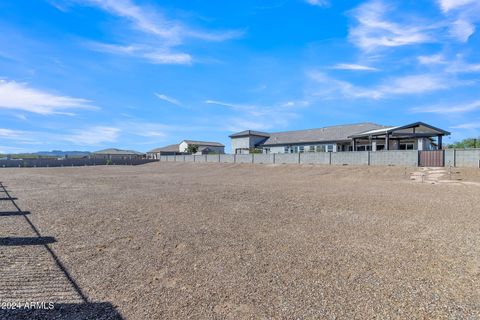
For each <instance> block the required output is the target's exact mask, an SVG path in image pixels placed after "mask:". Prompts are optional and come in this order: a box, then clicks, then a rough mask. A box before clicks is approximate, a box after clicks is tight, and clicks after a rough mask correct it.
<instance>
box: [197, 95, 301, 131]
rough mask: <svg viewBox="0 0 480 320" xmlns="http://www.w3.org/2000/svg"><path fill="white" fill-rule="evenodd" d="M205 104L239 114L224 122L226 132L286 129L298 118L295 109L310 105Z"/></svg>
mask: <svg viewBox="0 0 480 320" xmlns="http://www.w3.org/2000/svg"><path fill="white" fill-rule="evenodd" d="M205 103H207V104H214V105H218V106H223V107H227V108H229V109H232V110H234V111H236V112H237V114H235V115H233V116H231V117H227V118H225V119H223V120H222V121H223V123H225V127H224V130H228V131H242V130H246V129H252V130H268V129H272V128H276V127H284V126H286V125H288V123H289V121H290V120H291V119H293V118H296V117H297V116H298V114H297V113H296V112H294V111H295V110H294V109H295V108H303V107H306V106H308V105H309V104H310V103H309V102H308V101H304V100H300V101H287V102H283V103H279V104H274V105H271V106H262V105H255V104H237V103H229V102H222V101H217V100H207V101H205Z"/></svg>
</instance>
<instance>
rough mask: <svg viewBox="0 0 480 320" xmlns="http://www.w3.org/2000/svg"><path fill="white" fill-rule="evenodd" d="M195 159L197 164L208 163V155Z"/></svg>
mask: <svg viewBox="0 0 480 320" xmlns="http://www.w3.org/2000/svg"><path fill="white" fill-rule="evenodd" d="M194 157H195V162H207V155H204V154H202V155H198V156H194Z"/></svg>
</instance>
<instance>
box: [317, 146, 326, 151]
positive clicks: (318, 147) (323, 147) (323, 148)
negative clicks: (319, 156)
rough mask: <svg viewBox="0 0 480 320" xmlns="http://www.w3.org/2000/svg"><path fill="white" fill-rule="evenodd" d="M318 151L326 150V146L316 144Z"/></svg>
mask: <svg viewBox="0 0 480 320" xmlns="http://www.w3.org/2000/svg"><path fill="white" fill-rule="evenodd" d="M316 149H317V152H325V146H316Z"/></svg>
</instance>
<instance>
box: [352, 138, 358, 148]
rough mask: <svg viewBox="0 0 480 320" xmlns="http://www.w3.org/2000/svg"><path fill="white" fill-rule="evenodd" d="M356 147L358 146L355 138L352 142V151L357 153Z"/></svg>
mask: <svg viewBox="0 0 480 320" xmlns="http://www.w3.org/2000/svg"><path fill="white" fill-rule="evenodd" d="M356 145H357V143H356V140H355V138H353V140H352V151H355V149H356Z"/></svg>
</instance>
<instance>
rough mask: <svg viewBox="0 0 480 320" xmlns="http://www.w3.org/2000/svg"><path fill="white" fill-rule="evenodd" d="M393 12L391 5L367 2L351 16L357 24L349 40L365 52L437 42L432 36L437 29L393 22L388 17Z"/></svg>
mask: <svg viewBox="0 0 480 320" xmlns="http://www.w3.org/2000/svg"><path fill="white" fill-rule="evenodd" d="M392 11H393V7H392V6H390V5H387V4H385V3H384V2H383V1H380V0H374V1H368V2H366V3H364V4H362V5H360V6H359V7H357V8H356V9H354V10H353V11H352V16H353V17H354V19H355V20H356V25H355V26H353V27H351V28H350V31H349V38H350V41H352V42H353V43H354V44H355V45H357V46H358V47H360V48H361V49H362V50H364V51H372V50H375V49H377V48H379V47H400V46H406V45H413V44H420V43H426V42H434V41H435V40H434V38H433V37H432V34H431V30H432V29H434V28H435V27H433V26H430V25H429V24H420V23H406V22H403V23H400V22H394V21H391V20H389V19H388V18H387V15H388V14H389V13H391V12H392ZM410 20H412V19H410Z"/></svg>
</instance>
